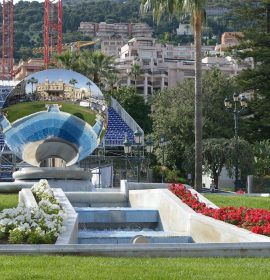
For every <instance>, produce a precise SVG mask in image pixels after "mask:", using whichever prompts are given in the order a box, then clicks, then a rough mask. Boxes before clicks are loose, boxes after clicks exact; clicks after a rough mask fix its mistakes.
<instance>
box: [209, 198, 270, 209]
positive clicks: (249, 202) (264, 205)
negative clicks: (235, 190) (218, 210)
mask: <svg viewBox="0 0 270 280" xmlns="http://www.w3.org/2000/svg"><path fill="white" fill-rule="evenodd" d="M204 196H205V197H206V198H208V199H209V200H211V201H212V202H213V203H214V204H216V205H217V206H219V207H226V206H235V207H240V206H245V207H249V208H261V209H267V210H269V211H270V197H255V196H253V197H251V196H243V195H218V194H205V195H204Z"/></svg>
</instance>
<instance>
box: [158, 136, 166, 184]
mask: <svg viewBox="0 0 270 280" xmlns="http://www.w3.org/2000/svg"><path fill="white" fill-rule="evenodd" d="M159 145H160V147H161V151H162V172H161V183H163V181H164V173H163V171H164V170H163V168H164V148H165V145H166V143H165V138H164V136H161V137H160V140H159Z"/></svg>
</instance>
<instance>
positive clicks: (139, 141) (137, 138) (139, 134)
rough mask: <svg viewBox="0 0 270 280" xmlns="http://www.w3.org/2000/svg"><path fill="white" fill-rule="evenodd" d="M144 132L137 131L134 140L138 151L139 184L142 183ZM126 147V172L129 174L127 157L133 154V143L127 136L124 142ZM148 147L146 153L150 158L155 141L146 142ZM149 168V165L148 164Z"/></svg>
mask: <svg viewBox="0 0 270 280" xmlns="http://www.w3.org/2000/svg"><path fill="white" fill-rule="evenodd" d="M142 135H143V134H142V132H141V131H140V130H139V129H136V131H135V132H134V138H135V149H136V162H137V182H140V163H141V159H142V158H141V151H142V150H143V147H144V146H143V145H142V140H143V138H142ZM123 145H124V152H125V154H126V172H127V156H128V154H130V153H131V152H132V145H131V142H130V141H129V140H128V137H127V135H125V140H124V142H123ZM145 145H146V152H147V154H148V156H149V157H150V153H152V152H153V141H152V140H151V139H150V138H149V139H148V140H147V141H145ZM148 168H149V164H148Z"/></svg>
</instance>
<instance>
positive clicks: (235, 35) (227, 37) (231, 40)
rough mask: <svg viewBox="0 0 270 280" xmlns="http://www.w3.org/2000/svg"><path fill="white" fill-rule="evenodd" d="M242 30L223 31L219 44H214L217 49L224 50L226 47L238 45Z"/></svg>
mask: <svg viewBox="0 0 270 280" xmlns="http://www.w3.org/2000/svg"><path fill="white" fill-rule="evenodd" d="M243 36H244V34H243V33H242V32H224V33H223V34H222V36H221V44H220V45H217V46H216V50H217V51H226V50H227V49H228V48H230V47H233V46H237V45H239V39H240V38H242V37H243Z"/></svg>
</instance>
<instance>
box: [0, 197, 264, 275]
mask: <svg viewBox="0 0 270 280" xmlns="http://www.w3.org/2000/svg"><path fill="white" fill-rule="evenodd" d="M206 196H207V198H209V199H210V200H212V201H213V202H214V203H216V204H218V205H219V206H227V205H236V204H237V205H239V206H240V205H246V206H247V205H248V206H251V205H252V207H260V208H267V209H269V208H270V205H269V204H270V202H269V198H268V200H267V198H262V197H260V198H258V197H244V196H222V195H216V194H209V195H206ZM17 199H18V196H17V194H16V195H15V194H0V209H2V208H6V207H14V206H16V205H17ZM266 206H267V207H266ZM269 274H270V258H147V257H145V258H110V257H107V258H105V257H91V256H61V255H57V256H47V255H43V256H27V255H20V256H7V255H3V256H1V255H0V279H1V280H13V279H21V280H26V279H40V280H42V279H44V280H45V279H46V280H47V279H50V280H54V279H57V280H61V279H63V280H73V279H76V280H80V279H83V280H85V279H97V280H100V279H106V280H133V279H137V280H151V279H153V280H159V279H164V280H165V279H166V280H167V279H169V280H174V279H177V280H178V279H185V280H189V279H196V280H204V279H205V280H208V279H214V280H215V279H218V280H223V279H224V280H228V279H237V280H242V279H243V280H253V279H260V280H268V279H269Z"/></svg>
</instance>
